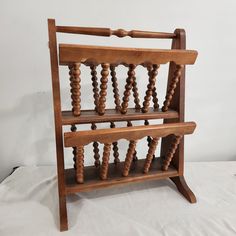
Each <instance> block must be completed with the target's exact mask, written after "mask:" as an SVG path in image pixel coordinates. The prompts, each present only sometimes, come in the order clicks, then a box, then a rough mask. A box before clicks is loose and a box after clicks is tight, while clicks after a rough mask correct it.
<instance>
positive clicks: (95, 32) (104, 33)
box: [56, 26, 176, 39]
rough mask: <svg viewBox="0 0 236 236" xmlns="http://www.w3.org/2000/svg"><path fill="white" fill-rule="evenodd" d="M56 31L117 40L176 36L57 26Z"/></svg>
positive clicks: (140, 31)
mask: <svg viewBox="0 0 236 236" xmlns="http://www.w3.org/2000/svg"><path fill="white" fill-rule="evenodd" d="M56 31H57V32H59V33H69V34H85V35H93V36H104V37H110V36H112V35H114V36H117V37H119V38H123V37H127V36H129V37H131V38H159V39H173V38H175V37H176V34H174V33H164V32H152V31H142V30H130V31H127V30H124V29H117V30H112V29H110V28H99V27H78V26H57V27H56Z"/></svg>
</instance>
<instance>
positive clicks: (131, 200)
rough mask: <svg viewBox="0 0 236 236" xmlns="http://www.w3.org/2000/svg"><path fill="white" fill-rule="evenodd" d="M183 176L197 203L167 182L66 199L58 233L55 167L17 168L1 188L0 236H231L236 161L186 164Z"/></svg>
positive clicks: (235, 221)
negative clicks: (64, 223) (64, 221)
mask: <svg viewBox="0 0 236 236" xmlns="http://www.w3.org/2000/svg"><path fill="white" fill-rule="evenodd" d="M185 177H186V180H187V183H188V184H189V186H190V187H191V189H192V190H193V192H194V193H195V194H196V196H197V201H198V202H197V203H196V204H190V203H188V202H187V201H186V200H185V199H184V198H183V197H182V196H181V195H180V194H179V193H178V192H177V190H176V189H175V187H174V186H173V185H172V183H171V182H169V181H168V180H164V181H149V182H146V183H141V184H140V183H139V184H131V185H126V186H123V187H115V188H110V189H103V190H97V191H92V192H87V193H80V194H77V195H73V196H70V197H69V198H68V204H67V208H68V220H69V231H67V232H64V233H60V232H59V230H58V225H59V223H58V197H57V179H56V169H55V167H20V168H19V169H17V170H16V171H15V172H14V173H13V174H12V175H11V176H9V177H8V178H7V179H5V181H3V182H2V183H1V184H0V235H1V236H8V235H9V236H14V235H24V236H27V235H30V236H32V235H62V234H63V235H77V236H95V235H96V236H100V235H101V236H111V235H112V236H116V235H119V236H120V235H129V236H133V235H134V236H141V235H145V236H149V235H150V236H153V235H155V236H156V235H168V236H175V235H178V236H184V235H186V236H191V235H194V236H196V235H204V236H205V235H210V236H213V235H220V236H228V235H236V162H205V163H203V162H202V163H186V168H185Z"/></svg>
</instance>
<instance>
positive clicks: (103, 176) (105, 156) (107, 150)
mask: <svg viewBox="0 0 236 236" xmlns="http://www.w3.org/2000/svg"><path fill="white" fill-rule="evenodd" d="M110 151H111V144H110V143H105V144H104V149H103V157H102V166H101V169H100V178H101V179H102V180H105V179H107V174H108V167H109V157H110Z"/></svg>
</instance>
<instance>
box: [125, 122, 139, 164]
mask: <svg viewBox="0 0 236 236" xmlns="http://www.w3.org/2000/svg"><path fill="white" fill-rule="evenodd" d="M127 126H128V127H131V126H133V124H132V122H131V121H130V120H129V121H127ZM137 160H138V157H137V151H136V149H135V150H134V155H133V162H134V163H135V162H136V161H137Z"/></svg>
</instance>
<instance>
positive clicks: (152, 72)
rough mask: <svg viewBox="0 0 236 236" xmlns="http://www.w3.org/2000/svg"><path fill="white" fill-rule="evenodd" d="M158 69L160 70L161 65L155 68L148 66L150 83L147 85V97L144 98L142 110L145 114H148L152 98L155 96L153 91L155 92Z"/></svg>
mask: <svg viewBox="0 0 236 236" xmlns="http://www.w3.org/2000/svg"><path fill="white" fill-rule="evenodd" d="M158 68H159V65H153V66H151V65H148V66H147V69H148V76H149V82H148V85H147V90H146V95H145V97H144V102H143V108H142V112H143V113H146V112H148V109H149V105H150V100H151V96H152V94H153V90H154V87H155V83H156V76H157V74H158V71H157V70H158Z"/></svg>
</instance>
